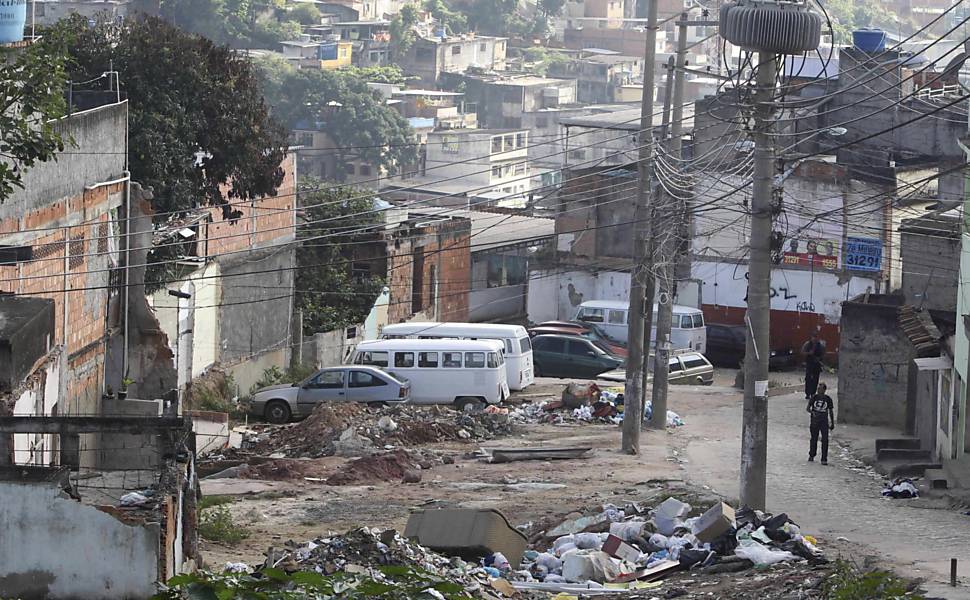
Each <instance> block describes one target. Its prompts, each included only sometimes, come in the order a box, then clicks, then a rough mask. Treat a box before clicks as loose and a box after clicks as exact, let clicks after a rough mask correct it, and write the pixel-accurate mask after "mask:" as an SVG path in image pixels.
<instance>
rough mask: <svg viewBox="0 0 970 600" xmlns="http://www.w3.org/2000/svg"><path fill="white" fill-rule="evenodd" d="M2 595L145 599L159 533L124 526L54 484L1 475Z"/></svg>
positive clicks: (150, 586)
mask: <svg viewBox="0 0 970 600" xmlns="http://www.w3.org/2000/svg"><path fill="white" fill-rule="evenodd" d="M0 498H3V502H0V523H3V535H0V596H2V597H5V598H25V597H29V598H51V599H55V600H56V599H61V598H63V599H68V598H99V599H104V600H112V599H116V598H117V599H119V600H122V599H126V598H148V597H150V596H151V595H152V594H154V593H155V581H156V579H157V578H158V553H159V539H160V536H161V533H160V531H159V527H158V525H157V524H149V525H126V524H125V523H122V522H121V521H119V520H118V519H116V518H115V517H112V516H110V515H108V514H107V513H105V512H102V511H100V510H98V509H97V508H94V507H93V506H88V505H85V504H82V503H79V502H77V501H75V500H72V499H71V498H68V497H66V496H64V495H63V494H62V493H61V491H60V490H59V489H58V488H57V485H56V484H54V483H30V484H22V483H19V482H18V483H13V482H6V481H5V482H0Z"/></svg>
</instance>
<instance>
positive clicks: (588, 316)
mask: <svg viewBox="0 0 970 600" xmlns="http://www.w3.org/2000/svg"><path fill="white" fill-rule="evenodd" d="M604 312H605V311H604V310H603V309H602V308H584V309H583V310H582V312H581V313H580V315H579V320H580V321H588V322H590V323H602V322H603V317H604V316H605V315H604V314H603V313H604Z"/></svg>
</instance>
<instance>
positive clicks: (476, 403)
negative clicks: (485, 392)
mask: <svg viewBox="0 0 970 600" xmlns="http://www.w3.org/2000/svg"><path fill="white" fill-rule="evenodd" d="M484 408H485V403H484V402H482V400H481V399H479V398H470V397H467V396H466V397H463V398H458V399H457V400H455V409H456V410H459V411H461V412H470V411H479V410H484Z"/></svg>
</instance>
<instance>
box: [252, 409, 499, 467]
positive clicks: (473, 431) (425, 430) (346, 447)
mask: <svg viewBox="0 0 970 600" xmlns="http://www.w3.org/2000/svg"><path fill="white" fill-rule="evenodd" d="M504 410H505V409H501V410H499V411H473V412H459V411H456V410H453V409H451V408H448V407H443V406H431V407H422V406H407V405H403V406H390V407H385V408H381V409H372V408H368V407H365V406H363V405H360V404H356V403H350V402H348V403H324V404H321V405H319V406H317V407H316V408H315V409H314V411H313V412H312V413H311V414H310V416H309V417H307V418H306V419H304V420H303V421H301V422H299V423H295V424H293V425H289V426H286V427H273V426H253V427H252V431H251V432H248V433H247V434H246V435H245V436H244V438H243V442H242V446H241V450H242V452H241V453H242V454H257V455H270V454H273V455H277V456H280V457H287V458H318V457H321V456H334V455H338V456H360V455H366V454H369V453H373V452H376V451H379V450H382V449H385V450H386V449H392V448H402V447H403V448H407V447H414V446H421V445H424V444H431V443H436V442H447V441H462V440H468V441H483V440H491V439H494V438H496V437H501V436H507V435H510V434H512V432H513V423H512V420H511V419H510V417H509V414H508V412H507V411H505V412H504V413H503V412H502V411H504Z"/></svg>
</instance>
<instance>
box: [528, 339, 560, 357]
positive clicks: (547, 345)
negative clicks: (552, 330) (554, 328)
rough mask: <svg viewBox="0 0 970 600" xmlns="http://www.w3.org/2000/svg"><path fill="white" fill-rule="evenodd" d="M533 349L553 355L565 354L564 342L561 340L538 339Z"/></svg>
mask: <svg viewBox="0 0 970 600" xmlns="http://www.w3.org/2000/svg"><path fill="white" fill-rule="evenodd" d="M540 344H541V346H540ZM535 347H536V348H537V349H540V350H543V351H545V352H552V353H554V354H565V353H566V340H564V339H561V338H539V339H537V340H536V344H535Z"/></svg>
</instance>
